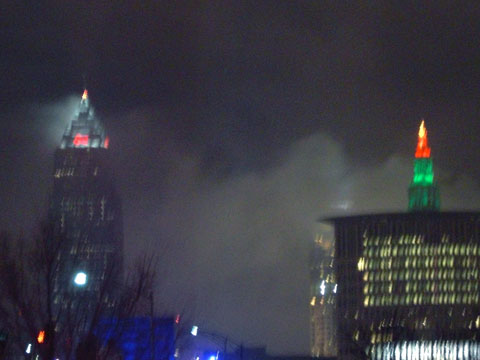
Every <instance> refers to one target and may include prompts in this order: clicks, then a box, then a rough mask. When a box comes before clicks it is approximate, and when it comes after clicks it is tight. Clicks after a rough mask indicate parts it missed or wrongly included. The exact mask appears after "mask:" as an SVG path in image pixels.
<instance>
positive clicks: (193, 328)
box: [190, 325, 198, 336]
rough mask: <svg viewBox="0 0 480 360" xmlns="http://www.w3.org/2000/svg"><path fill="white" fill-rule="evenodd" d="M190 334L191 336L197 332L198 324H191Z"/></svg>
mask: <svg viewBox="0 0 480 360" xmlns="http://www.w3.org/2000/svg"><path fill="white" fill-rule="evenodd" d="M190 334H192V335H193V336H197V334H198V326H195V325H194V326H192V330H190Z"/></svg>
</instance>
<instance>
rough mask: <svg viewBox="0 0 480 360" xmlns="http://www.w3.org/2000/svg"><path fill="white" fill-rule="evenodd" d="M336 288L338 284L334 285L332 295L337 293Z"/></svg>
mask: <svg viewBox="0 0 480 360" xmlns="http://www.w3.org/2000/svg"><path fill="white" fill-rule="evenodd" d="M337 286H338V284H335V286H334V287H333V293H334V294H336V293H337Z"/></svg>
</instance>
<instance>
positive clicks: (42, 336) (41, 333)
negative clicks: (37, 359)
mask: <svg viewBox="0 0 480 360" xmlns="http://www.w3.org/2000/svg"><path fill="white" fill-rule="evenodd" d="M44 341H45V330H40V331H39V332H38V336H37V342H38V343H39V344H43V343H44Z"/></svg>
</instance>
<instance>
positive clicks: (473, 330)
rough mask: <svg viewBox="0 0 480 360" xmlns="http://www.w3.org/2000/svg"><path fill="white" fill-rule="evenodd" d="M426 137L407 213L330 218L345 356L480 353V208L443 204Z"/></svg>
mask: <svg viewBox="0 0 480 360" xmlns="http://www.w3.org/2000/svg"><path fill="white" fill-rule="evenodd" d="M426 136H427V133H426V130H425V128H424V123H423V122H422V125H421V128H420V132H419V142H418V146H417V152H416V159H415V166H414V178H413V180H412V183H411V185H410V187H409V206H408V208H409V210H410V211H409V212H407V213H396V214H394V213H387V214H374V215H359V216H349V217H339V218H333V219H330V222H331V223H333V225H334V227H335V271H336V278H337V283H338V289H337V297H336V300H337V320H338V333H337V334H338V343H339V347H338V351H339V353H338V357H339V358H340V359H361V358H370V359H379V360H380V359H382V360H383V359H412V360H413V359H422V360H424V359H425V360H432V359H460V360H463V359H480V213H479V212H440V211H438V209H439V195H438V188H437V186H436V183H435V181H434V176H433V166H432V161H431V159H430V148H428V145H427V138H426Z"/></svg>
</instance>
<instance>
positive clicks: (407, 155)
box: [0, 0, 480, 353]
mask: <svg viewBox="0 0 480 360" xmlns="http://www.w3.org/2000/svg"><path fill="white" fill-rule="evenodd" d="M26 3H28V5H26ZM0 4H1V5H0V19H1V24H2V25H1V32H0V34H1V36H0V80H1V84H0V107H1V109H0V110H1V111H0V121H1V122H0V130H1V133H2V136H1V137H0V154H1V155H0V182H1V187H0V203H1V207H0V210H1V212H0V229H3V230H7V231H10V232H12V233H14V234H23V235H24V236H30V235H31V234H32V232H33V229H34V228H35V226H36V224H37V223H38V221H40V220H41V219H42V218H43V217H44V215H45V212H46V207H47V198H48V193H49V191H51V189H52V184H53V179H52V176H51V175H52V168H53V151H54V149H55V147H56V146H58V144H59V143H60V139H61V136H62V133H63V131H64V129H65V126H66V125H67V123H68V122H69V120H71V118H72V116H73V112H74V110H75V107H76V106H77V105H78V103H79V100H80V96H81V93H82V90H83V76H85V78H86V82H87V87H88V90H89V93H90V99H91V102H92V104H93V106H94V107H95V110H96V113H97V115H98V116H99V117H100V118H101V120H102V121H103V123H104V124H105V126H106V128H107V131H108V133H109V136H110V144H111V146H110V149H111V151H112V154H113V163H112V167H113V168H114V169H115V173H116V180H117V186H118V191H119V193H120V195H121V198H122V201H123V211H124V230H125V247H126V249H127V256H128V258H129V259H132V258H133V256H134V255H137V254H140V253H142V251H151V250H152V249H154V250H156V251H157V252H158V253H159V254H160V255H159V257H160V265H159V275H160V276H159V281H158V287H157V294H156V302H157V304H156V305H157V309H158V311H160V312H161V311H175V312H180V311H185V312H186V313H187V314H189V317H190V318H193V319H195V322H197V323H198V325H199V326H200V327H201V328H203V329H208V330H211V331H216V332H219V333H224V334H228V335H229V337H231V338H232V340H234V341H236V342H241V341H243V342H244V343H245V344H246V345H262V344H264V345H267V347H268V351H270V352H273V353H308V346H309V319H308V316H309V315H308V310H309V309H308V302H309V283H308V251H309V247H310V246H311V243H312V241H313V239H314V237H315V232H316V221H317V220H318V219H319V218H322V217H325V216H331V215H342V214H345V215H347V214H352V213H359V212H367V211H403V210H405V209H406V206H407V196H406V194H407V187H408V184H409V182H410V180H411V176H412V174H413V154H414V151H415V146H416V135H417V131H418V126H419V124H420V121H421V119H422V118H424V119H425V122H426V126H427V129H428V136H429V143H430V146H431V147H432V156H433V158H434V168H435V174H436V179H437V180H438V182H439V185H440V192H441V197H442V208H443V209H477V208H480V206H479V204H480V187H479V183H478V179H479V177H480V151H479V148H478V140H477V138H478V135H479V133H480V121H479V120H480V116H479V115H480V111H479V110H480V45H479V41H480V40H479V34H480V5H479V4H478V2H477V1H471V2H468V1H467V2H456V1H449V2H446V1H429V2H420V1H412V2H408V1H401V2H393V1H391V2H378V3H377V2H375V1H358V2H348V5H347V2H340V1H292V0H288V1H280V0H275V1H273V0H272V1H259V0H255V1H240V0H230V1H226V0H225V1H198V0H195V1H190V2H187V1H86V0H82V1H45V2H42V1H38V2H36V1H35V2H23V1H13V2H11V1H6V0H1V1H0ZM342 4H343V5H342ZM352 4H353V5H352Z"/></svg>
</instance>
